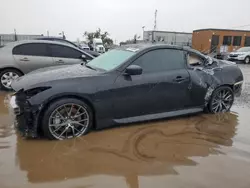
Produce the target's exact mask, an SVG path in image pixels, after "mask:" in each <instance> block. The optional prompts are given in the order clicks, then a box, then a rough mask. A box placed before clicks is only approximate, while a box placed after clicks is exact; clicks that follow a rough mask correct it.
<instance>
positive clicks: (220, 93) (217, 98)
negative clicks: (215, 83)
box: [208, 86, 234, 114]
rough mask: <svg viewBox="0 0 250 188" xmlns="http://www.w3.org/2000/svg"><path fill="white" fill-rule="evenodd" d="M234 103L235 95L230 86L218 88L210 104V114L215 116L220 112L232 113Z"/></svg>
mask: <svg viewBox="0 0 250 188" xmlns="http://www.w3.org/2000/svg"><path fill="white" fill-rule="evenodd" d="M233 101H234V93H233V91H232V89H231V88H230V87H228V86H222V87H219V88H217V89H216V90H215V91H214V92H213V94H212V97H211V99H210V102H209V104H208V110H209V112H211V113H213V114H215V113H220V112H228V111H230V109H231V107H232V105H233Z"/></svg>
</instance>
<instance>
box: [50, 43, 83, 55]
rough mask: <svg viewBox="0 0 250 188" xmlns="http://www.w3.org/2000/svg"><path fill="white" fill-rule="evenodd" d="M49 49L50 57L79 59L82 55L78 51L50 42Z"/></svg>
mask: <svg viewBox="0 0 250 188" xmlns="http://www.w3.org/2000/svg"><path fill="white" fill-rule="evenodd" d="M50 49H51V53H52V57H61V58H72V59H79V58H80V57H81V55H82V53H81V52H80V51H78V50H75V49H73V48H70V47H67V46H62V45H56V44H51V45H50Z"/></svg>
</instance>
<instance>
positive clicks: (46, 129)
mask: <svg viewBox="0 0 250 188" xmlns="http://www.w3.org/2000/svg"><path fill="white" fill-rule="evenodd" d="M63 109H64V111H63ZM66 111H67V112H66ZM66 113H67V114H66ZM69 113H70V114H69ZM73 115H74V117H73ZM71 116H72V117H71ZM76 117H77V118H85V119H80V120H79V119H77V120H76V119H74V118H76ZM76 122H78V123H76ZM85 123H86V124H85ZM80 124H81V125H80ZM83 125H84V126H83ZM92 126H93V112H92V109H91V108H90V107H89V105H87V104H86V103H85V102H83V101H82V100H78V99H75V98H63V99H59V100H57V101H55V102H53V103H51V104H50V105H49V106H48V107H47V108H46V110H45V112H44V115H43V121H42V130H43V133H44V135H45V136H46V137H47V138H48V139H50V140H64V139H68V138H73V137H80V136H82V135H86V134H87V133H88V132H89V131H90V130H91V128H92ZM81 128H82V129H81ZM56 129H58V130H57V131H56ZM53 131H54V132H53ZM76 132H77V134H76Z"/></svg>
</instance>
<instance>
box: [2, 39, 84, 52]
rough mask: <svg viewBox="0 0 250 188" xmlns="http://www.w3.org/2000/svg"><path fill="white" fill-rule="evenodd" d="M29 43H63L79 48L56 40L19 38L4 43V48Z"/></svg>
mask: <svg viewBox="0 0 250 188" xmlns="http://www.w3.org/2000/svg"><path fill="white" fill-rule="evenodd" d="M30 43H45V44H57V45H63V46H67V47H71V48H74V49H77V50H80V49H79V48H76V47H74V46H72V45H70V44H66V43H62V42H57V41H50V40H20V41H16V42H10V43H8V44H6V46H5V48H14V47H15V46H18V45H22V44H30ZM80 51H81V50H80Z"/></svg>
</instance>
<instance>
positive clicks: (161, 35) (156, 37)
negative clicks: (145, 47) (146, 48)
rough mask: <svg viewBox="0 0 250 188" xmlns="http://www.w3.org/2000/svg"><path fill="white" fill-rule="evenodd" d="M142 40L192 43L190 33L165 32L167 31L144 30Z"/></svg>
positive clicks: (177, 43) (178, 43)
mask: <svg viewBox="0 0 250 188" xmlns="http://www.w3.org/2000/svg"><path fill="white" fill-rule="evenodd" d="M143 40H145V41H150V42H153V41H154V42H156V43H158V42H161V43H166V44H173V45H185V46H186V45H188V46H191V44H192V33H182V32H167V31H144V34H143Z"/></svg>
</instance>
